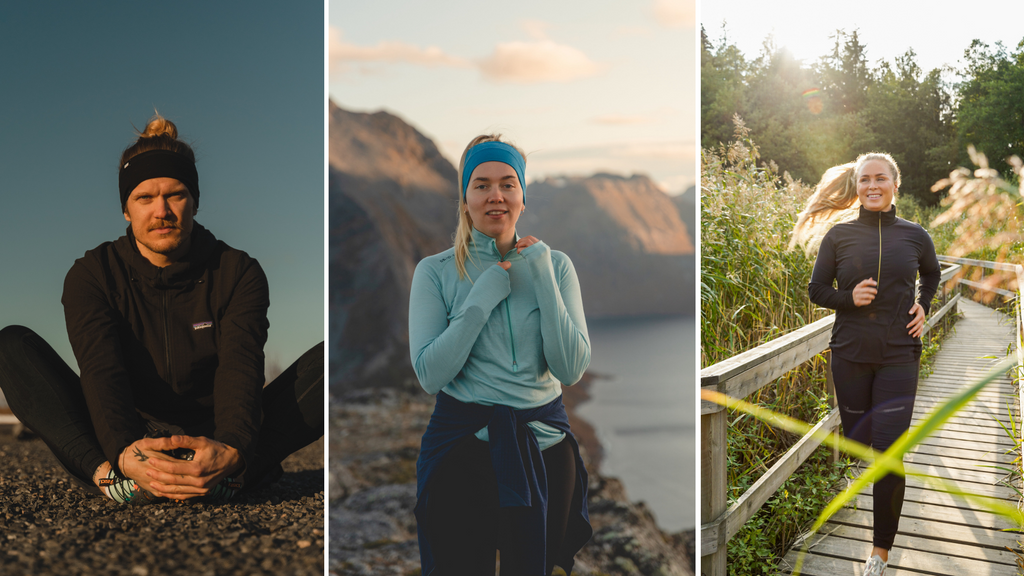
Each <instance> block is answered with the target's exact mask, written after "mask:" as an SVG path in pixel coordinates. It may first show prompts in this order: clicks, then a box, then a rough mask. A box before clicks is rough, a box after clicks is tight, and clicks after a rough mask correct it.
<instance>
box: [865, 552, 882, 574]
mask: <svg viewBox="0 0 1024 576" xmlns="http://www.w3.org/2000/svg"><path fill="white" fill-rule="evenodd" d="M885 566H886V563H885V562H882V557H881V556H879V555H878V554H875V555H874V556H872V557H871V558H869V559H868V563H867V564H866V565H865V566H864V576H882V574H885Z"/></svg>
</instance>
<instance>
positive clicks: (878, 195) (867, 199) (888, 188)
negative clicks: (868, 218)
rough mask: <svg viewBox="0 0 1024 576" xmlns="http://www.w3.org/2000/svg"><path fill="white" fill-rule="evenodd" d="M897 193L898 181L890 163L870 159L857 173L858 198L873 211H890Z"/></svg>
mask: <svg viewBox="0 0 1024 576" xmlns="http://www.w3.org/2000/svg"><path fill="white" fill-rule="evenodd" d="M895 195H896V182H895V181H894V180H893V176H892V173H891V172H890V170H889V165H888V164H887V163H886V162H884V161H882V160H868V161H867V162H864V164H863V165H862V166H861V167H860V172H859V173H858V174H857V198H859V199H860V203H861V205H863V206H864V208H866V209H868V210H871V211H872V212H888V211H889V207H890V206H892V199H893V197H894V196H895Z"/></svg>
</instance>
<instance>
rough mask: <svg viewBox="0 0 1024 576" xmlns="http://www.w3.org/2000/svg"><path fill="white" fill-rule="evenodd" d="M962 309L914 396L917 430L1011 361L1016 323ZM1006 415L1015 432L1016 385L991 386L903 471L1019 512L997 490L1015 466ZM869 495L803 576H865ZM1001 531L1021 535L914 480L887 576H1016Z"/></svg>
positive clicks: (1007, 538) (817, 540) (824, 542)
mask: <svg viewBox="0 0 1024 576" xmlns="http://www.w3.org/2000/svg"><path fill="white" fill-rule="evenodd" d="M959 306H960V311H961V312H962V313H963V318H961V319H960V320H959V321H958V322H957V324H956V328H955V333H954V334H953V335H952V336H951V337H950V338H948V339H947V340H946V341H945V342H944V343H943V345H942V348H941V349H940V351H939V352H938V354H937V355H936V359H935V363H934V366H933V372H932V374H931V375H930V376H929V377H928V378H926V379H924V380H922V381H921V382H920V384H919V386H918V395H917V401H916V403H915V406H914V423H915V424H917V423H918V422H919V421H920V419H921V418H923V417H924V415H925V414H927V413H928V412H929V411H930V410H931V409H932V408H934V407H935V405H936V404H937V403H940V402H942V401H943V399H945V398H947V397H949V396H950V395H952V394H953V393H954V392H955V391H957V390H958V389H960V388H962V387H963V386H964V385H965V384H966V383H967V382H970V381H973V380H974V379H975V378H977V377H979V376H981V375H983V374H984V373H986V371H987V370H988V369H989V368H990V367H991V366H992V364H994V363H995V362H997V360H995V359H992V358H991V357H992V356H995V357H998V358H1000V359H1001V358H1003V357H1005V356H1006V355H1007V354H1009V353H1013V350H1012V345H1011V344H1010V343H1011V342H1014V340H1015V336H1014V329H1013V323H1012V321H1011V319H1009V318H1007V317H1006V316H1004V315H1002V314H1000V313H998V312H995V311H993V310H990V309H989V308H986V307H984V306H982V305H980V304H977V303H974V302H970V301H965V300H961V301H960V303H959ZM985 356H989V357H990V358H984V357H985ZM1009 410H1012V411H1013V418H1014V419H1015V420H1016V421H1017V422H1018V423H1019V422H1020V416H1019V415H1020V406H1019V401H1018V395H1017V392H1016V389H1015V387H1014V385H1013V382H1012V381H1011V380H1010V378H1009V377H1008V376H1004V377H1002V378H1000V379H998V380H996V381H993V382H992V383H990V384H989V385H988V386H987V387H986V388H985V390H983V391H982V392H981V393H980V394H979V395H978V397H977V398H975V400H974V401H973V402H972V403H971V404H969V405H968V406H967V407H965V408H964V409H963V410H962V411H961V412H960V413H959V414H957V416H956V417H955V418H953V419H951V420H950V421H949V422H948V423H947V424H946V425H945V426H944V427H943V428H942V429H941V430H939V431H938V432H937V433H936V434H934V435H933V436H931V437H930V438H928V439H927V440H926V441H925V442H924V443H923V444H922V445H920V446H918V447H917V448H916V449H915V450H914V452H913V453H911V454H908V455H907V457H906V459H905V462H906V463H907V464H908V467H910V466H913V467H914V468H916V469H917V470H918V471H921V472H924V473H926V474H931V475H935V476H941V477H943V478H946V479H949V480H953V481H955V482H956V483H957V485H958V486H959V487H960V488H961V489H962V490H963V491H965V492H972V493H974V494H978V495H984V496H987V497H991V498H998V499H1001V500H1003V501H1006V502H1008V503H1009V504H1011V505H1013V506H1016V505H1017V504H1018V502H1019V497H1018V495H1017V493H1016V492H1015V491H1014V490H1012V489H1011V488H1009V487H1007V486H1005V485H1004V484H1002V483H1001V482H1000V481H1001V480H1003V479H1004V478H1005V477H1006V473H1005V472H1003V471H1001V470H997V469H994V468H992V467H993V466H1003V467H1006V468H1011V467H1013V465H1012V464H1011V462H1012V461H1013V459H1014V458H1015V456H1014V455H1011V454H1008V453H1007V450H1009V449H1010V448H1012V446H1013V443H1012V442H1011V441H1010V439H1009V437H1008V436H1007V434H1006V432H1004V431H1003V429H1002V427H1001V426H1000V424H999V422H1002V423H1003V424H1005V425H1007V426H1009V421H1010V416H1009ZM997 421H998V422H997ZM1017 466H1018V467H1019V466H1020V464H1019V463H1018V464H1017ZM1017 487H1018V488H1020V486H1019V485H1018V486H1017ZM869 493H870V490H868V491H866V492H865V493H864V494H861V495H860V496H859V497H858V498H857V500H856V506H855V507H851V508H847V509H844V510H842V511H840V512H839V513H837V514H836V515H835V516H834V517H833V518H832V520H831V521H830V522H829V523H828V524H826V525H825V527H823V528H822V530H821V532H820V533H819V534H817V535H815V536H814V537H813V538H812V539H811V545H810V549H809V551H808V553H807V555H806V556H805V558H804V563H803V568H802V570H801V574H804V575H806V576H836V575H844V576H845V575H852V576H860V575H861V573H862V571H863V569H864V561H865V560H866V559H867V556H868V553H869V552H870V550H871V525H872V519H871V516H872V515H871V511H872V508H873V505H874V504H873V502H872V499H871V496H870V495H869ZM1005 528H1010V529H1013V528H1016V527H1015V526H1013V525H1012V523H1011V522H1010V521H1008V520H1006V519H1004V518H1002V517H1000V516H996V515H993V514H990V513H988V512H984V511H980V510H976V509H974V507H972V506H971V505H969V504H968V503H966V502H965V501H963V500H962V499H960V498H955V497H953V496H951V495H950V494H949V493H946V492H942V491H939V490H936V489H935V488H932V487H931V486H927V485H925V484H923V483H922V482H921V481H920V480H917V479H913V478H911V479H909V480H908V481H907V492H906V499H905V501H904V504H903V516H902V519H901V521H900V530H899V533H898V534H897V536H896V543H895V547H894V548H893V549H892V551H891V552H890V555H889V567H888V568H887V569H886V572H885V576H894V575H896V574H903V575H907V576H909V575H911V574H934V575H940V574H941V575H945V574H949V575H957V576H963V575H970V576H1003V575H1006V576H1015V575H1017V574H1019V573H1020V572H1019V571H1018V568H1017V565H1016V560H1017V557H1016V555H1015V554H1013V553H1011V552H1009V551H1008V550H1007V549H1006V547H1010V548H1012V549H1013V550H1020V549H1021V545H1020V540H1021V535H1019V534H1016V533H1012V532H1003V531H1001V530H1002V529H1005ZM797 552H798V550H795V549H794V550H791V551H790V552H789V553H788V554H787V555H786V557H785V559H784V561H783V563H782V566H781V568H782V570H781V571H780V574H790V571H791V570H792V568H793V566H794V565H795V562H796V559H797Z"/></svg>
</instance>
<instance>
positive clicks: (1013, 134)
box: [957, 40, 1024, 179]
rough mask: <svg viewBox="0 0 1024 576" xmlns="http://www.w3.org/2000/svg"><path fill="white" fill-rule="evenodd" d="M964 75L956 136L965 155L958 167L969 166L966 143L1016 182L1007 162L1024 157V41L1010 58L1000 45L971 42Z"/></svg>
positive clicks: (961, 73)
mask: <svg viewBox="0 0 1024 576" xmlns="http://www.w3.org/2000/svg"><path fill="white" fill-rule="evenodd" d="M964 57H965V59H966V60H967V65H966V67H965V68H964V70H961V71H960V75H961V77H963V78H964V81H963V82H962V83H961V84H960V85H959V86H958V92H959V100H960V102H959V109H958V111H957V116H958V122H957V136H958V138H959V141H960V144H961V148H962V149H963V151H962V152H961V154H960V165H961V166H970V165H971V163H970V158H969V157H968V155H967V153H966V147H967V144H973V145H974V146H975V148H977V149H978V150H979V151H980V152H982V153H984V154H985V155H987V156H988V157H989V161H990V162H991V165H992V167H993V168H995V169H997V170H999V172H1001V173H1002V174H1003V176H1004V178H1007V179H1011V178H1012V170H1011V169H1010V166H1009V164H1007V162H1006V158H1007V157H1009V156H1011V155H1014V154H1015V155H1017V156H1021V157H1024V99H1022V98H1021V94H1024V42H1022V43H1021V44H1018V45H1017V49H1016V50H1015V51H1014V52H1012V53H1010V54H1007V52H1006V49H1005V48H1004V47H1003V45H1002V44H999V43H997V44H996V46H995V50H990V49H989V46H988V45H987V44H985V43H984V42H981V41H980V40H975V41H974V42H972V43H971V46H970V48H968V49H967V50H966V51H965V53H964Z"/></svg>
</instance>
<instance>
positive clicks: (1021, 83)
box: [701, 29, 1024, 204]
mask: <svg viewBox="0 0 1024 576" xmlns="http://www.w3.org/2000/svg"><path fill="white" fill-rule="evenodd" d="M701 33H702V41H703V49H702V53H701V147H702V148H705V149H709V148H714V147H716V146H718V145H719V144H720V143H722V142H726V141H727V140H728V139H729V133H730V132H731V123H732V117H733V116H734V115H736V114H738V115H739V116H740V117H742V118H743V119H744V120H745V121H746V123H747V126H749V128H750V129H751V131H752V132H753V133H754V134H756V135H757V140H758V143H759V144H760V151H761V156H762V158H764V159H765V160H767V161H773V162H774V163H775V164H776V165H777V166H778V172H779V173H780V174H782V173H787V172H788V173H789V174H790V175H791V176H792V177H793V178H794V179H799V180H802V181H804V182H806V183H816V182H817V181H818V179H819V178H820V177H821V175H822V174H823V173H824V171H825V170H826V169H828V168H829V167H831V166H835V165H837V164H841V163H843V162H849V161H851V160H853V159H854V158H856V156H857V155H858V154H861V153H864V152H869V151H883V152H888V153H890V154H892V155H893V157H894V158H895V159H896V161H897V162H898V163H899V165H900V167H901V170H902V172H903V185H902V187H901V193H902V194H904V195H905V196H912V197H915V198H916V199H917V200H918V201H919V202H921V203H922V204H935V203H937V202H938V201H939V200H940V199H941V198H942V194H933V193H932V192H931V191H930V188H931V186H932V184H933V183H935V182H936V181H938V180H939V179H941V178H944V177H946V176H947V175H948V174H949V173H950V171H952V170H953V169H954V168H955V167H956V166H957V165H961V166H969V165H970V162H969V158H968V156H967V153H966V149H967V146H968V145H969V144H974V145H975V146H976V147H977V148H978V149H979V150H981V151H982V152H985V153H987V154H988V155H989V156H990V157H991V158H992V165H993V167H995V168H996V169H998V170H999V171H1000V172H1001V173H1002V174H1003V175H1004V177H1006V178H1007V179H1011V175H1012V171H1011V170H1010V168H1009V165H1008V164H1007V163H1006V162H1005V158H1006V157H1008V156H1010V155H1012V154H1016V155H1018V156H1022V157H1024V98H1021V97H1020V95H1021V94H1024V42H1022V43H1021V44H1018V46H1017V48H1016V49H1015V50H1013V51H1007V50H1006V49H1005V48H1004V47H1003V46H1002V45H1001V44H996V45H995V47H994V48H990V47H989V46H988V45H987V44H985V43H983V42H981V41H978V40H975V41H974V42H972V44H971V45H970V47H969V48H968V49H967V50H966V51H965V60H966V62H967V64H966V65H964V67H963V68H962V69H959V70H953V69H952V68H950V67H948V66H947V67H943V68H937V69H934V70H931V71H927V72H926V71H925V70H922V69H921V68H920V66H919V65H918V64H917V55H916V53H915V52H914V51H913V49H910V50H908V51H907V52H906V53H904V54H903V55H901V56H898V57H896V58H894V59H893V60H892V61H888V62H887V61H879V62H878V63H876V64H875V65H874V67H871V66H870V65H869V64H868V60H867V50H868V47H867V46H866V45H865V44H863V43H862V42H861V41H860V38H859V36H858V33H857V31H853V32H851V33H846V32H844V31H842V30H838V31H836V32H835V35H834V36H833V39H834V40H835V43H834V47H833V49H832V51H831V53H829V54H826V55H824V56H822V57H821V58H820V59H819V60H818V62H817V63H814V64H813V65H804V64H802V63H801V62H799V61H796V60H795V59H794V58H793V57H792V55H790V54H789V53H788V52H786V51H785V50H784V49H778V48H777V47H776V46H775V45H774V42H773V41H772V39H771V37H770V36H769V37H768V39H767V40H766V41H765V43H764V47H763V49H762V52H761V54H759V55H758V56H757V57H756V58H754V59H748V57H746V56H744V54H743V53H742V52H740V51H739V49H738V48H737V47H736V46H735V45H734V44H731V43H730V42H729V41H728V39H727V38H725V37H724V35H723V36H722V37H721V38H720V39H718V40H713V39H709V38H708V36H707V34H706V32H705V31H704V30H703V29H702V30H701ZM954 73H955V74H956V75H957V76H958V77H959V81H958V82H957V83H955V84H951V83H949V82H948V81H947V80H946V78H950V77H951V76H952V75H953V74H954ZM814 89H817V90H818V93H817V96H813V97H812V96H809V94H810V92H809V91H812V90H814Z"/></svg>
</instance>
